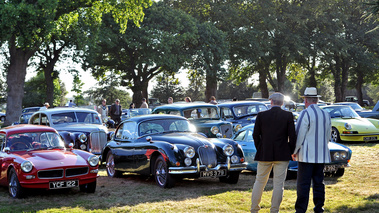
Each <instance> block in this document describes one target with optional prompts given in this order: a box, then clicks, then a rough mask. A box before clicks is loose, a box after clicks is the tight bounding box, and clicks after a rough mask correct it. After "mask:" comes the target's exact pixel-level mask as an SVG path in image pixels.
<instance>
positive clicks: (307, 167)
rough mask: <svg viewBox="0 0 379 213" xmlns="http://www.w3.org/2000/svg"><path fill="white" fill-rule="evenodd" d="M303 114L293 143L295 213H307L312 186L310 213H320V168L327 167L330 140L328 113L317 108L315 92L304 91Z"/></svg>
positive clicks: (321, 194) (322, 191) (322, 196)
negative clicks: (295, 171)
mask: <svg viewBox="0 0 379 213" xmlns="http://www.w3.org/2000/svg"><path fill="white" fill-rule="evenodd" d="M303 97H304V101H305V102H304V103H305V107H306V109H305V110H303V111H302V112H301V113H300V115H299V118H298V120H297V123H296V133H297V141H296V148H295V151H294V158H296V159H297V161H298V171H297V200H296V204H295V209H296V213H303V212H306V211H307V208H308V202H309V190H310V186H311V182H313V203H314V205H315V207H314V209H313V210H314V212H324V208H323V206H324V202H325V185H324V164H325V163H330V151H329V148H328V143H329V141H330V138H331V130H332V127H331V125H332V124H331V119H330V115H329V113H328V112H326V111H324V110H322V109H320V108H319V107H318V105H317V102H318V98H319V97H321V96H320V95H317V89H316V88H315V87H307V88H306V89H305V92H304V96H303Z"/></svg>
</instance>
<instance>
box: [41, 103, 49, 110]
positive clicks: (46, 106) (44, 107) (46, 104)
mask: <svg viewBox="0 0 379 213" xmlns="http://www.w3.org/2000/svg"><path fill="white" fill-rule="evenodd" d="M49 107H50V104H49V103H47V102H46V103H45V104H44V105H43V107H41V108H40V109H39V110H47V109H48V108H49Z"/></svg>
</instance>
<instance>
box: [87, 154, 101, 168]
mask: <svg viewBox="0 0 379 213" xmlns="http://www.w3.org/2000/svg"><path fill="white" fill-rule="evenodd" d="M88 163H89V165H91V166H97V165H98V164H99V157H97V156H96V155H91V156H89V158H88Z"/></svg>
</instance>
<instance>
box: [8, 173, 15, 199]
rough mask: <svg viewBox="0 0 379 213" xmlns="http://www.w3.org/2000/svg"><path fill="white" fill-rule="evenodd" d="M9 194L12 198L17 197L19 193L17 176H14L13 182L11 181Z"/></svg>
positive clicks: (12, 177)
mask: <svg viewBox="0 0 379 213" xmlns="http://www.w3.org/2000/svg"><path fill="white" fill-rule="evenodd" d="M9 192H10V194H11V195H12V197H15V196H16V193H17V181H16V175H14V174H12V176H11V180H10V181H9Z"/></svg>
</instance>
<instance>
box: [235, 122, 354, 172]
mask: <svg viewBox="0 0 379 213" xmlns="http://www.w3.org/2000/svg"><path fill="white" fill-rule="evenodd" d="M253 131H254V124H250V125H247V126H245V127H243V128H242V129H241V130H239V131H238V132H237V133H236V134H235V136H234V137H233V138H232V139H233V140H234V141H236V142H237V143H238V144H239V145H240V146H241V147H242V150H243V152H244V156H245V161H246V162H247V170H250V171H257V163H258V162H256V161H254V157H255V154H256V153H257V149H256V148H255V145H254V139H253ZM328 146H329V149H330V156H331V158H332V162H331V163H329V164H325V168H324V173H325V175H328V176H334V177H342V176H343V175H344V173H345V168H346V167H350V164H349V162H350V159H351V155H352V151H351V149H349V148H348V147H347V146H344V145H342V144H339V143H334V142H329V144H328ZM296 172H297V161H290V163H289V165H288V175H287V179H288V178H289V177H294V176H295V175H296ZM289 179H291V178H289Z"/></svg>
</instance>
